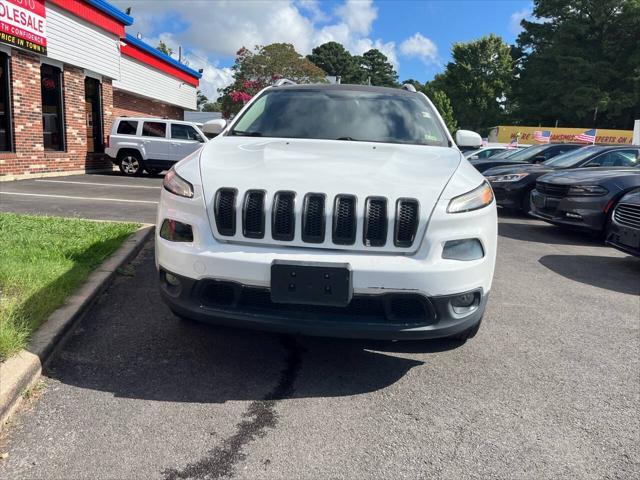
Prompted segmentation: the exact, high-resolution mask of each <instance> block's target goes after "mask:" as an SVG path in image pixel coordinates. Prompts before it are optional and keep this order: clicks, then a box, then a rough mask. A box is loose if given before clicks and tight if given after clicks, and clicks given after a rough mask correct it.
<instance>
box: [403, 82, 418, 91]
mask: <svg viewBox="0 0 640 480" xmlns="http://www.w3.org/2000/svg"><path fill="white" fill-rule="evenodd" d="M400 88H402V90H406V91H407V92H413V93H416V87H414V86H413V85H411V84H410V83H405V84H404V85H402V87H400Z"/></svg>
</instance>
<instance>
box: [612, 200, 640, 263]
mask: <svg viewBox="0 0 640 480" xmlns="http://www.w3.org/2000/svg"><path fill="white" fill-rule="evenodd" d="M607 244H609V245H611V246H612V247H615V248H617V249H618V250H621V251H623V252H626V253H630V254H631V255H635V256H636V257H640V188H636V189H635V190H631V191H630V192H629V193H627V194H626V195H624V196H623V197H622V198H621V199H620V201H619V202H618V203H617V204H616V206H615V208H614V209H613V214H612V215H611V221H610V222H609V225H608V229H607Z"/></svg>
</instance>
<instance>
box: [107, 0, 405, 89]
mask: <svg viewBox="0 0 640 480" xmlns="http://www.w3.org/2000/svg"><path fill="white" fill-rule="evenodd" d="M113 3H115V4H116V5H117V6H118V7H120V8H126V7H127V6H129V5H131V0H113ZM323 6H324V4H323V3H322V2H318V1H317V0H272V1H264V0H244V1H242V2H240V1H233V2H232V1H219V2H210V1H207V0H194V1H191V2H177V1H176V2H165V1H139V2H135V3H134V4H133V11H132V15H133V17H134V18H135V22H134V25H133V26H131V27H129V29H128V31H129V33H131V34H134V35H135V34H136V33H137V32H140V33H142V35H143V40H144V41H146V42H148V43H151V44H152V45H156V44H157V40H158V39H163V40H164V41H165V42H167V44H168V45H169V46H171V47H172V48H173V49H174V50H176V51H177V47H178V45H182V46H183V48H184V51H185V52H187V55H186V56H187V58H188V59H189V61H190V62H191V61H192V56H190V55H189V53H191V52H196V54H197V56H198V57H201V59H202V60H203V59H208V60H210V61H208V62H204V61H202V66H201V67H198V68H205V73H204V75H203V78H202V81H201V87H202V89H203V90H204V91H205V93H206V95H207V96H209V97H211V98H214V97H215V95H214V93H213V92H215V90H216V88H218V87H220V86H225V82H228V83H230V81H231V74H230V73H231V72H230V70H229V69H228V68H221V67H220V66H219V64H217V63H216V61H215V60H214V59H220V58H226V59H228V58H233V57H234V56H235V53H236V52H237V51H238V50H239V49H240V48H241V47H243V46H244V47H247V48H253V47H254V46H256V45H268V44H270V43H274V42H285V43H291V44H293V45H294V47H295V48H296V50H297V51H298V52H300V53H301V54H303V55H306V54H308V53H310V52H311V49H312V48H313V47H315V46H317V45H321V44H322V43H325V42H328V41H336V42H339V43H342V44H343V45H344V46H345V48H347V49H348V50H349V51H351V52H352V53H353V54H355V55H358V54H362V53H364V52H365V51H366V50H369V49H370V48H377V49H379V50H380V51H382V53H384V54H385V55H386V56H387V57H388V58H389V60H390V61H391V62H392V63H393V64H394V66H395V67H396V68H397V67H398V60H397V55H396V45H395V43H394V42H384V41H383V40H381V39H375V38H370V37H369V35H370V33H371V30H372V26H373V23H374V21H375V20H376V18H377V17H378V9H377V8H376V7H375V6H374V4H373V1H372V0H344V3H342V4H341V5H339V6H338V7H337V8H335V10H334V11H333V12H326V11H325V10H323V9H322V7H323ZM159 25H163V26H164V25H168V27H166V32H163V33H160V34H158V33H154V34H153V37H151V35H149V34H150V33H152V32H158V30H160V29H159V28H158V26H159ZM145 32H147V35H149V36H147V35H145ZM174 55H175V54H174ZM205 63H207V65H206V66H204V65H205ZM191 66H194V65H193V64H191ZM228 83H227V84H228Z"/></svg>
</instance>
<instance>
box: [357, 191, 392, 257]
mask: <svg viewBox="0 0 640 480" xmlns="http://www.w3.org/2000/svg"><path fill="white" fill-rule="evenodd" d="M363 243H364V244H365V246H367V247H382V246H384V244H385V243H387V199H386V198H382V197H369V198H367V200H366V202H365V207H364V233H363Z"/></svg>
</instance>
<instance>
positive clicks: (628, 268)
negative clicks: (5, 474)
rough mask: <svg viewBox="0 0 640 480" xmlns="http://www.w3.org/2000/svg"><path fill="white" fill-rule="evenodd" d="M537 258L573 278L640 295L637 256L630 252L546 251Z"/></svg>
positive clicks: (546, 265) (551, 268)
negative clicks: (616, 254) (620, 254)
mask: <svg viewBox="0 0 640 480" xmlns="http://www.w3.org/2000/svg"><path fill="white" fill-rule="evenodd" d="M539 262H540V263H541V264H542V265H544V266H545V267H547V268H548V269H550V270H553V271H554V272H555V273H557V274H559V275H562V276H563V277H566V278H569V279H571V280H575V281H576V282H580V283H584V284H587V285H592V286H594V287H599V288H604V289H607V290H611V291H613V292H619V293H627V294H630V295H640V280H639V279H640V260H638V259H637V258H634V257H631V256H628V257H624V258H620V257H600V256H594V255H546V256H544V257H542V258H540V260H539Z"/></svg>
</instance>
